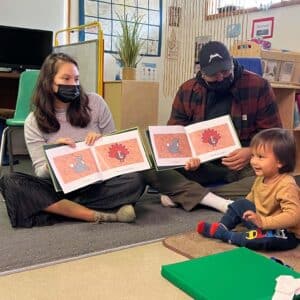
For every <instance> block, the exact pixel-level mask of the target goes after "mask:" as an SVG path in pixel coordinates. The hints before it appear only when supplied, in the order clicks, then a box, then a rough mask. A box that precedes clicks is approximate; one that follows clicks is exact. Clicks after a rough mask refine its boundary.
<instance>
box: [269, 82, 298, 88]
mask: <svg viewBox="0 0 300 300" xmlns="http://www.w3.org/2000/svg"><path fill="white" fill-rule="evenodd" d="M271 87H272V88H273V89H274V88H275V89H294V90H300V84H293V83H291V84H289V83H285V82H284V83H283V82H282V83H281V82H275V81H272V82H271Z"/></svg>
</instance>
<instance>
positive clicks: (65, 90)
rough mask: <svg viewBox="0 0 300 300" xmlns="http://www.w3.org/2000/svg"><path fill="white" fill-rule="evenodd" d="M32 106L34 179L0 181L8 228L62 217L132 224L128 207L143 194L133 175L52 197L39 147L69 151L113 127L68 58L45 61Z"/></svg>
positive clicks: (15, 176) (29, 136)
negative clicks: (61, 147) (56, 146)
mask: <svg viewBox="0 0 300 300" xmlns="http://www.w3.org/2000/svg"><path fill="white" fill-rule="evenodd" d="M33 104H34V111H33V112H31V113H30V114H29V116H28V117H27V119H26V121H25V141H26V145H27V148H28V151H29V154H30V157H31V160H32V164H33V168H34V171H35V174H36V175H37V177H34V176H30V175H27V174H20V173H12V174H10V175H6V176H4V177H2V178H1V181H0V189H1V190H2V193H3V196H4V198H5V200H6V205H7V211H8V214H9V217H10V221H11V224H12V226H13V227H32V226H35V225H48V224H53V223H55V222H57V221H58V220H62V219H64V217H68V218H73V219H79V220H83V221H88V222H96V223H100V222H132V221H134V220H135V212H134V208H133V206H132V205H131V204H133V203H135V202H136V201H137V199H138V198H139V197H140V196H141V194H142V193H143V191H144V184H143V183H142V181H141V180H140V177H139V175H138V174H136V173H132V174H126V175H123V176H119V177H115V178H113V179H110V180H107V181H105V182H99V183H96V184H93V185H90V186H87V187H85V188H82V189H80V190H77V191H74V192H72V193H69V194H63V193H56V192H55V190H54V188H53V185H52V183H51V180H50V175H49V171H48V165H47V161H46V158H45V155H44V152H43V145H44V144H51V143H59V144H64V145H69V146H70V147H75V142H78V141H82V140H84V141H85V142H86V143H87V144H88V145H92V144H93V143H94V142H95V141H96V140H97V139H99V138H100V137H101V135H102V134H107V133H110V132H112V131H114V129H115V127H114V122H113V119H112V115H111V113H110V111H109V109H108V107H107V105H106V103H105V101H104V100H103V99H102V98H101V97H100V96H99V95H97V94H94V93H89V94H86V93H85V92H84V91H83V89H82V87H81V86H80V83H79V70H78V64H77V62H76V61H75V60H74V59H73V58H72V57H70V56H68V55H67V54H63V53H53V54H51V55H49V56H48V57H47V58H46V60H45V62H44V64H43V66H42V68H41V71H40V76H39V78H38V82H37V86H36V91H35V94H34V95H33ZM116 207H120V208H119V210H117V212H116V213H111V212H110V213H106V212H101V211H99V210H102V209H113V208H116ZM62 217H63V218H62Z"/></svg>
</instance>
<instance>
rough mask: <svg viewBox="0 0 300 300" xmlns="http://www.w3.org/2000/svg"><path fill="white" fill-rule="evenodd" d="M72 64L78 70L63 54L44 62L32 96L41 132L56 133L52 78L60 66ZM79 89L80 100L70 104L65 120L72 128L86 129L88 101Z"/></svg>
mask: <svg viewBox="0 0 300 300" xmlns="http://www.w3.org/2000/svg"><path fill="white" fill-rule="evenodd" d="M64 63H72V64H74V65H75V66H76V67H77V68H78V64H77V62H76V61H75V60H74V59H73V58H72V57H71V56H69V55H67V54H65V53H52V54H50V55H49V56H48V57H47V58H46V59H45V61H44V63H43V65H42V67H41V71H40V75H39V78H38V81H37V86H36V89H35V92H34V95H33V99H32V100H33V105H34V115H35V118H36V121H37V125H38V127H39V129H40V130H41V131H42V132H45V133H52V132H57V131H58V130H59V128H60V124H59V122H58V120H57V118H56V116H55V107H54V103H55V99H56V98H55V95H54V91H53V81H54V77H55V75H56V74H57V72H58V69H59V67H60V65H61V64H64ZM79 89H80V100H76V101H73V102H71V103H70V105H69V107H68V110H67V112H66V114H67V120H68V121H69V122H70V124H71V125H72V126H76V127H81V128H84V127H86V126H87V125H88V124H89V122H90V120H91V117H90V114H89V111H90V108H89V100H88V97H87V95H86V93H85V92H84V90H83V89H82V87H81V86H79Z"/></svg>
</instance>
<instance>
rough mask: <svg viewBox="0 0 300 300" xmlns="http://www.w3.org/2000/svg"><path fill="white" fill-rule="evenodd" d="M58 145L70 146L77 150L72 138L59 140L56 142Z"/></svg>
mask: <svg viewBox="0 0 300 300" xmlns="http://www.w3.org/2000/svg"><path fill="white" fill-rule="evenodd" d="M56 143H57V144H63V145H68V146H70V147H72V148H75V146H76V145H75V141H74V140H73V139H71V138H59V139H58V140H56Z"/></svg>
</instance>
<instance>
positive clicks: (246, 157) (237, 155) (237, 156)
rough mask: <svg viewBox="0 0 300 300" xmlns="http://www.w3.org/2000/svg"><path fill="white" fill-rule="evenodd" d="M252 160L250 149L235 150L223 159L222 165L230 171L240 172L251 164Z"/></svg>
mask: <svg viewBox="0 0 300 300" xmlns="http://www.w3.org/2000/svg"><path fill="white" fill-rule="evenodd" d="M250 158H251V150H250V148H241V149H237V150H234V151H233V152H231V153H230V154H228V155H227V156H226V157H223V158H222V164H223V165H224V166H226V167H227V168H228V169H230V170H235V171H238V170H241V169H243V168H244V167H245V166H246V165H247V164H248V163H249V161H250Z"/></svg>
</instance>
